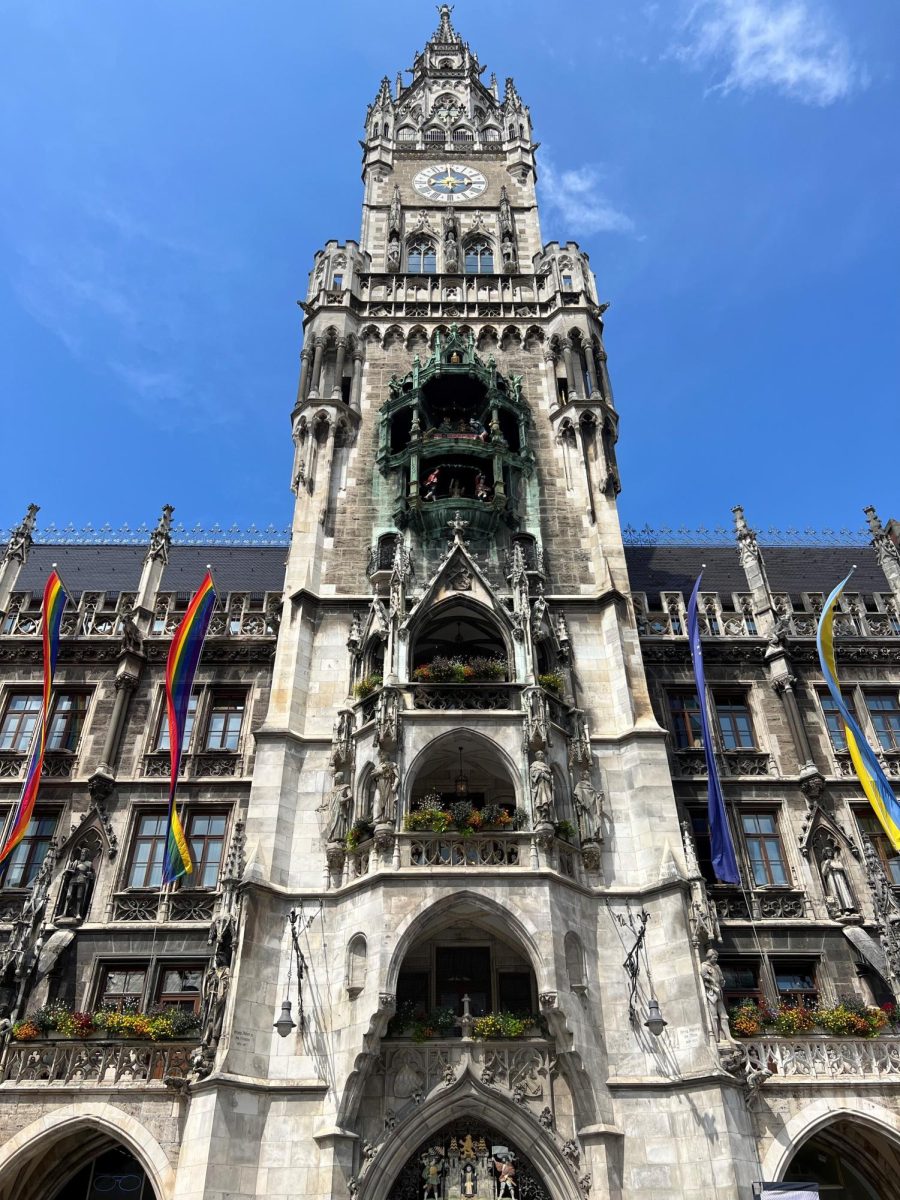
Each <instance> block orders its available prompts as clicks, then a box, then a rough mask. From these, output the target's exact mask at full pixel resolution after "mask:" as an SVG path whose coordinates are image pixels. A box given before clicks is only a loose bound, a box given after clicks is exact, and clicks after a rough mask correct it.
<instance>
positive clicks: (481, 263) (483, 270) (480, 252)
mask: <svg viewBox="0 0 900 1200" xmlns="http://www.w3.org/2000/svg"><path fill="white" fill-rule="evenodd" d="M493 271H494V251H493V249H492V247H491V245H490V243H489V242H484V241H477V242H469V244H468V246H466V274H467V275H492V274H493Z"/></svg>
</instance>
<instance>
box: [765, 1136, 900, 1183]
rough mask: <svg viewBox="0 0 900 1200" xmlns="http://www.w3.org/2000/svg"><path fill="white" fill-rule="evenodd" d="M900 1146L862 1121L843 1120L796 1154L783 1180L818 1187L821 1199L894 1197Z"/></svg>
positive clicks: (813, 1138) (808, 1139)
mask: <svg viewBox="0 0 900 1200" xmlns="http://www.w3.org/2000/svg"><path fill="white" fill-rule="evenodd" d="M898 1174H900V1147H898V1144H897V1143H896V1142H895V1141H893V1140H892V1139H890V1138H888V1137H887V1136H885V1134H884V1133H883V1132H882V1131H880V1130H878V1129H876V1128H874V1127H873V1126H871V1125H869V1124H867V1123H864V1122H862V1121H856V1120H852V1119H848V1118H846V1117H844V1118H841V1117H838V1118H837V1119H836V1120H834V1121H830V1122H828V1123H827V1124H825V1125H823V1126H821V1127H820V1128H819V1129H818V1130H817V1131H816V1132H815V1133H814V1134H813V1135H812V1136H811V1137H809V1138H807V1139H806V1141H804V1142H803V1144H802V1145H801V1146H800V1147H799V1148H798V1149H797V1150H796V1151H795V1152H794V1154H793V1155H792V1157H791V1160H790V1162H789V1163H788V1166H787V1169H786V1170H785V1172H784V1181H785V1182H786V1183H791V1182H807V1183H817V1184H818V1185H819V1194H820V1196H821V1197H822V1200H880V1198H881V1197H883V1196H889V1195H891V1194H893V1189H894V1186H895V1183H896V1180H897V1177H898Z"/></svg>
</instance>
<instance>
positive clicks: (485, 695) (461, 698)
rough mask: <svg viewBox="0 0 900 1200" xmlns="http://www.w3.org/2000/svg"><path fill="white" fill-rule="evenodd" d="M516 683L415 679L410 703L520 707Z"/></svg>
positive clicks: (476, 707)
mask: <svg viewBox="0 0 900 1200" xmlns="http://www.w3.org/2000/svg"><path fill="white" fill-rule="evenodd" d="M520 691H521V688H520V686H519V685H518V684H515V683H417V684H415V686H414V688H413V692H412V696H413V707H414V708H427V709H432V710H437V711H446V710H453V709H456V710H459V709H465V710H485V709H512V710H515V711H518V709H519V708H520V707H521V702H520V700H519V693H520Z"/></svg>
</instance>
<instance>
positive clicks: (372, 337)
mask: <svg viewBox="0 0 900 1200" xmlns="http://www.w3.org/2000/svg"><path fill="white" fill-rule="evenodd" d="M359 336H360V340H361V341H362V342H363V343H365V344H369V343H372V342H380V341H381V331H380V330H379V328H378V326H377V325H373V324H371V323H370V324H368V325H364V326H363V327H362V329H361V330H360V332H359Z"/></svg>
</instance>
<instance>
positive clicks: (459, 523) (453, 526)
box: [447, 509, 469, 546]
mask: <svg viewBox="0 0 900 1200" xmlns="http://www.w3.org/2000/svg"><path fill="white" fill-rule="evenodd" d="M447 528H448V529H449V530H450V531H451V533H452V534H453V544H454V545H456V546H461V545H462V544H463V534H464V533H465V532H466V530H467V529H468V528H469V522H468V521H464V520H463V519H462V513H461V512H460V511H459V509H457V510H456V512H455V513H454V514H453V520H452V521H448V522H447Z"/></svg>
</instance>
